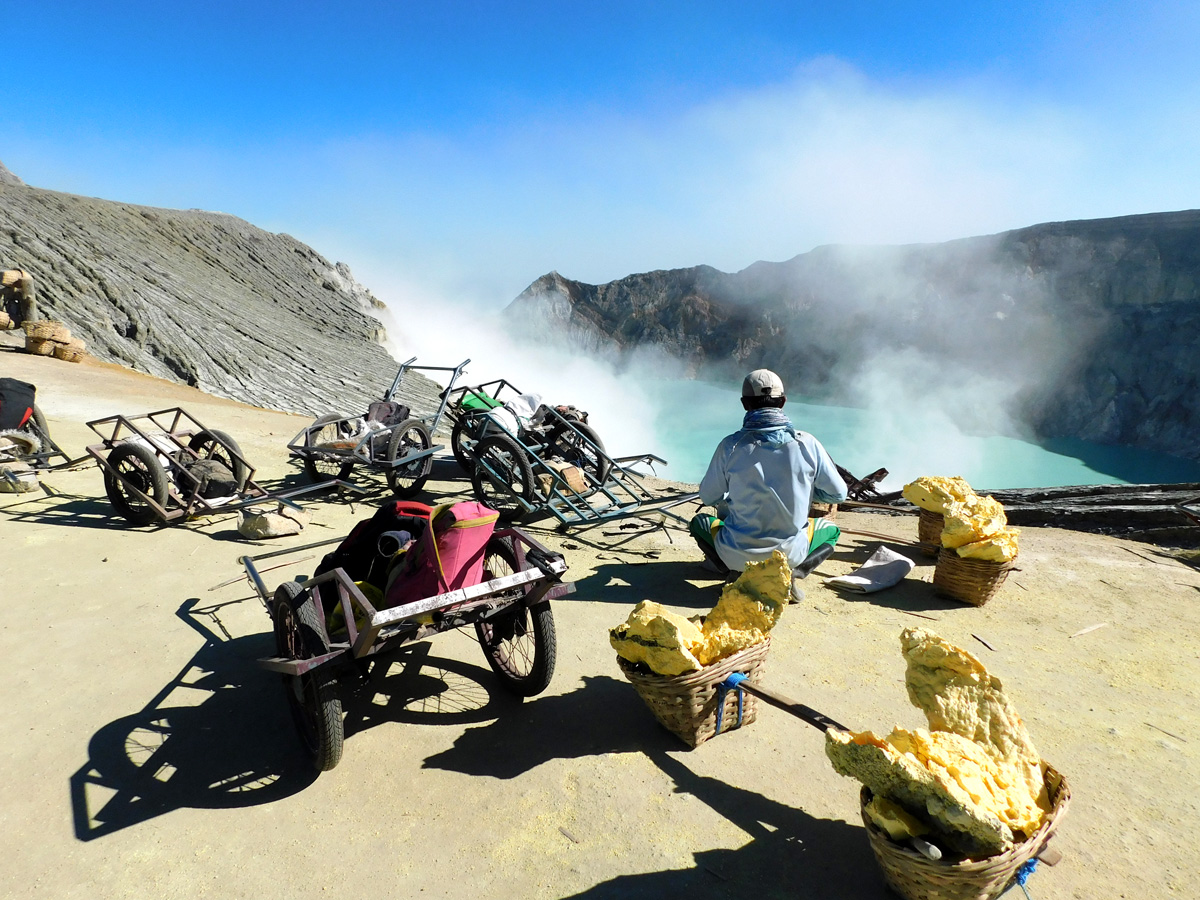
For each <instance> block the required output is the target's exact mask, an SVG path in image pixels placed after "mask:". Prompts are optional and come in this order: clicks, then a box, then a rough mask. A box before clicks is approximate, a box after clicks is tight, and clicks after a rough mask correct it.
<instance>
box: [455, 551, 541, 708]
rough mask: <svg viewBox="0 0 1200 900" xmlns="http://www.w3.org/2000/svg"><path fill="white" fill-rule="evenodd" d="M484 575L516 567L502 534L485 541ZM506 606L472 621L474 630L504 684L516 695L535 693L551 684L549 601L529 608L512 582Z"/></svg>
mask: <svg viewBox="0 0 1200 900" xmlns="http://www.w3.org/2000/svg"><path fill="white" fill-rule="evenodd" d="M483 568H484V578H486V579H488V580H491V579H493V578H500V577H501V576H504V575H511V574H513V573H515V572H516V571H517V557H516V553H514V552H513V548H512V544H511V543H510V542H509V540H508V539H507V538H496V537H494V538H492V539H491V540H490V541H488V544H487V548H486V549H485V551H484V559H483ZM513 592H514V601H515V602H514V603H513V604H512V606H511V607H509V609H508V610H506V611H504V612H502V613H500V614H499V615H497V616H493V617H492V618H490V619H485V620H483V621H482V622H476V623H475V636H476V637H477V638H478V639H479V646H480V647H482V648H483V655H484V656H485V657H487V661H488V665H489V666H491V669H492V671H493V672H495V673H496V676H497V677H498V678H499V679H500V683H501V684H502V685H503V686H504V687H505V689H506V690H509V691H511V692H512V693H514V694H516V695H517V696H518V697H532V696H534V695H535V694H540V693H541V692H542V691H544V690H545V689H546V688H547V687H549V685H550V679H551V677H552V676H553V675H554V662H555V657H556V656H557V652H558V639H557V635H556V633H555V630H554V613H553V612H551V610H550V604H549V603H539V604H538V605H537V606H534V607H532V608H530V607H528V606H526V605H525V603H524V602H523V600H522V599H521V596H522V593H523V592H522V591H521V589H520V588H514V591H513Z"/></svg>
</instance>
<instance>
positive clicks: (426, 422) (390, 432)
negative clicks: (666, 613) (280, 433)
mask: <svg viewBox="0 0 1200 900" xmlns="http://www.w3.org/2000/svg"><path fill="white" fill-rule="evenodd" d="M416 361H417V358H416V357H415V356H414V357H412V358H411V359H408V360H406V361H405V362H403V363H401V364H400V368H399V369H398V370H397V372H396V377H395V378H394V379H393V380H392V385H391V387H389V388H388V389H387V390H386V391H385V392H384V394H383V400H384V401H385V402H387V401H392V400H393V399H394V398H395V396H396V392H397V390H399V388H400V384H401V381H402V380H403V378H404V375H405V374H406V373H407V372H410V371H417V372H450V373H452V374H451V376H450V384H449V386H448V387H447V388H446V390H444V391H442V393H441V401H440V403H439V404H438V408H437V410H436V412H434V414H433V415H432V416H418V415H415V414H410V415H409V417H408V418H406V419H405V420H404V421H402V422H398V423H396V424H395V425H390V426H387V427H385V428H381V429H379V430H377V431H370V430H368V431H367V432H366V433H365V434H364V435H362V437H361V438H359V439H358V440H357V441H356V442H355V443H354V444H353V445H352V446H345V447H318V446H316V445H315V444H314V438H315V437H316V436H317V435H318V434H320V433H321V432H322V431H323V430H325V429H326V428H329V427H330V426H336V427H337V429H338V431H339V432H341V431H343V430H344V431H346V432H348V433H351V434H356V433H357V429H355V430H353V431H351V429H350V427H349V426H350V425H351V423H357V422H361V421H365V419H366V413H363V414H361V415H349V416H341V417H340V418H331V417H328V416H322V417H320V418H318V419H317V420H316V421H315V422H314V423H313V424H312V425H309V426H307V427H305V428H304V429H303V430H301V431H300V433H299V434H297V435H296V436H295V437H294V438H292V439H291V440H290V441H289V442H288V445H287V447H288V450H289V451H290V454H291V455H292V456H294V457H296V458H298V459H300V460H302V461H304V462H306V463H309V462H312V463H315V461H317V460H320V461H322V462H329V463H333V464H335V465H338V466H339V469H340V474H339V475H338V479H343V478H346V477H348V476H349V475H350V473H351V472H352V471H353V469H354V468H355V467H356V466H366V467H367V468H368V469H370V470H372V471H374V472H382V473H384V474H385V475H386V476H387V477H388V481H389V484H390V485H391V486H392V491H393V493H395V494H396V496H398V497H412V496H414V495H416V494H417V493H418V492H419V491H420V490H421V488H422V487H423V486H424V484H425V480H426V479H427V478H428V477H429V472H430V470H431V468H432V466H433V459H432V457H433V455H434V454H435V453H437V452H438V451H439V450H442V449H444V445H442V444H434V443H433V435H434V434H435V433H436V432H437V429H438V426H439V425H440V424H441V421H442V416H443V414H444V413H445V412H446V405H447V397H448V395H449V392H450V391H451V390H452V389H453V387H454V384H455V382H457V381H458V379H459V377H460V376H461V375H462V374H463V372H464V371H465V369H466V366H467V364H468V363H469V362H470V361H471V360H470V359H464V360H463V361H462V362H461V363H459V364H458V365H457V366H415V365H413V363H415V362H416ZM414 430H416V431H417V432H418V433H421V432H422V430H423V432H424V433H423V435H422V443H425V442H427V443H428V446H426V447H424V448H422V449H418V450H406V452H405V453H404V454H403V455H402V456H401V455H398V456H396V457H395V458H394V459H392V458H388V457H389V456H390V447H391V444H392V443H393V440H394V437H395V435H396V433H397V432H399V433H400V434H401V435H404V434H405V433H407V432H409V431H414ZM381 439H384V440H381ZM402 439H403V438H402ZM382 445H386V446H387V447H388V448H389V450H387V451H384V452H383V453H381V452H380V449H379V448H380V446H382ZM397 449H399V447H398V448H397ZM423 460H424V461H425V462H424V464H423V465H422V466H421V471H420V472H419V473H416V472H414V473H411V474H409V473H406V474H405V475H404V476H400V474H399V472H398V470H400V469H409V468H411V467H412V466H413V465H414V464H415V463H417V462H421V461H423ZM399 477H409V478H412V480H413V483H412V484H411V485H407V486H405V487H398V486H396V481H397V479H398V478H399Z"/></svg>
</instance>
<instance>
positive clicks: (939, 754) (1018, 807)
mask: <svg viewBox="0 0 1200 900" xmlns="http://www.w3.org/2000/svg"><path fill="white" fill-rule="evenodd" d="M888 743H890V744H891V745H892V746H894V747H895V748H896V749H897V750H899V751H900V752H901V753H904V754H906V755H908V756H910V757H912V758H914V759H915V760H916V761H917V763H918V764H919V765H921V766H923V767H924V768H926V769H928V770H929V772H931V773H932V774H933V776H934V778H936V779H937V780H938V781H939V782H940V783H942V784H944V785H946V786H947V789H948V790H949V792H950V793H951V794H952V795H953V796H954V797H955V799H957V800H959V801H960V802H961V803H962V804H963V805H964V806H973V807H975V808H977V809H979V810H983V811H984V812H987V813H990V814H991V815H994V816H995V817H996V818H997V819H999V820H1000V821H1001V822H1003V823H1004V824H1005V825H1006V826H1008V828H1009V829H1011V830H1012V831H1022V832H1024V833H1025V834H1027V835H1028V834H1033V832H1034V831H1035V830H1037V826H1038V825H1039V824H1040V823H1041V821H1042V812H1043V809H1042V807H1041V806H1039V805H1038V796H1037V794H1036V793H1031V792H1030V791H1029V789H1028V785H1027V784H1026V783H1025V780H1024V778H1023V775H1022V773H1021V772H1019V771H1017V766H1015V765H1014V764H1012V763H1010V762H1006V761H1005V760H1002V759H998V758H997V757H995V756H994V755H992V754H991V753H989V752H988V749H987V748H986V747H985V746H984V745H982V744H977V743H975V742H974V741H972V740H970V739H969V738H965V737H962V736H961V735H957V734H954V733H952V732H949V731H934V732H929V731H925V730H924V729H923V728H919V729H917V730H916V731H905V730H903V729H900V728H897V729H894V730H893V731H892V733H891V734H889V735H888Z"/></svg>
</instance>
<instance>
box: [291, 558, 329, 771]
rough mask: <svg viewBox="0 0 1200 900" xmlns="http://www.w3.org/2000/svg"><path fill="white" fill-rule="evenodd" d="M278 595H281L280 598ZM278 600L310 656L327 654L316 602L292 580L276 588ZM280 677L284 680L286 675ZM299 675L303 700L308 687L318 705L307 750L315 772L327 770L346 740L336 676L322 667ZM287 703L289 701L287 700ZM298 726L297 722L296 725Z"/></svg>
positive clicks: (327, 648)
mask: <svg viewBox="0 0 1200 900" xmlns="http://www.w3.org/2000/svg"><path fill="white" fill-rule="evenodd" d="M293 586H294V587H293ZM281 594H283V596H282V597H281V596H280V595H281ZM280 600H283V601H284V602H286V603H288V604H289V605H290V606H291V607H292V614H293V615H294V616H295V618H296V623H297V627H298V629H299V631H300V637H301V640H302V641H303V642H304V644H305V648H306V649H307V651H308V655H309V657H313V656H321V655H322V654H325V653H328V652H329V643H328V642H327V641H326V640H325V637H324V629H323V628H322V626H321V622H320V619H319V617H318V616H317V608H316V604H314V603H313V602H312V598H311V597H309V596H308V594H307V593H306V592H305V590H304V589H303V588H302V587H301V586H300V585H299V584H297V583H296V582H294V581H293V582H284V583H283V584H281V585H280V586H279V587H278V588H276V589H275V602H276V603H279V602H280ZM283 677H284V679H287V678H288V677H289V676H286V675H285V676H283ZM302 677H304V678H306V679H308V683H307V684H306V685H305V690H304V693H305V699H306V701H307V699H308V695H309V691H310V690H311V691H312V692H313V695H314V699H315V702H316V704H317V707H318V708H317V710H316V714H315V715H313V716H312V718H313V724H314V726H315V731H316V734H315V735H314V737H315V739H316V741H315V746H313V747H311V748H310V747H306V749H308V750H309V758H310V759H311V760H312V763H313V765H314V766H315V767H316V769H317V771H318V772H328V771H329V770H330V769H332V768H334V767H335V766H337V764H338V763H339V762H341V761H342V750H343V748H344V746H345V740H346V733H345V726H344V723H343V721H342V701H341V698H340V697H339V695H338V689H337V678H336V677H334V676H333V675H331V674H330V673H329V672H328V671H323V670H321V669H314V670H313V671H312V672H310V673H309V674H308V675H305V676H302ZM284 689H285V690H288V691H290V690H291V687H290V686H289V685H287V684H285V685H284ZM289 702H291V701H290V700H289ZM311 712H312V711H311V710H310V713H311ZM297 729H299V724H297ZM302 739H303V736H302ZM305 743H307V742H305Z"/></svg>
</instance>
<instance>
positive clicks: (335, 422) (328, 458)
mask: <svg viewBox="0 0 1200 900" xmlns="http://www.w3.org/2000/svg"><path fill="white" fill-rule="evenodd" d="M342 418H343V417H342V416H340V415H338V414H337V413H326V414H325V415H323V416H319V417H318V418H317V419H316V420H315V421H314V422H313V423H312V425H311V426H310V430H309V437H308V443H309V449H308V450H307V452H305V454H304V473H305V474H306V475H307V476H308V480H309V481H311V482H313V483H314V484H320V483H321V482H323V481H333V480H334V479H335V478H337V479H342V480H344V479H346V478H347V477H349V475H350V470H351V469H353V468H354V462H353V461H348V460H345V459H343V457H341V456H334V455H333V454H330V453H322V452H321V451H320V450H319V449H317V447H318V445H320V444H324V443H327V442H332V441H336V440H338V439H339V438H341V436H342V432H341V426H340V425H339V420H340V419H342Z"/></svg>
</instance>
